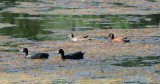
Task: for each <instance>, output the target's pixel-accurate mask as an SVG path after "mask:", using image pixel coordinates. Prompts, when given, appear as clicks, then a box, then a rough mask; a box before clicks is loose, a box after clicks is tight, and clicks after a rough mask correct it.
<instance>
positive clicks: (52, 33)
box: [0, 1, 160, 40]
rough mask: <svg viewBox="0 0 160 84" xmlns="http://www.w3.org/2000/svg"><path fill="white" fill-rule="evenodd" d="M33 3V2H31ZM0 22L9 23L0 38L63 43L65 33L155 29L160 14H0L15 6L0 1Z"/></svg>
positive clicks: (12, 3)
mask: <svg viewBox="0 0 160 84" xmlns="http://www.w3.org/2000/svg"><path fill="white" fill-rule="evenodd" d="M33 2H34V1H33ZM1 3H3V4H2V5H4V6H2V7H0V23H2V24H6V23H7V24H12V25H14V26H9V27H8V26H7V27H3V28H0V34H1V35H8V36H12V37H18V38H28V39H31V40H63V39H66V37H65V35H64V34H63V32H65V31H70V30H71V31H85V30H92V29H96V28H97V29H99V28H100V29H110V28H122V29H129V28H148V27H149V28H152V27H153V28H154V27H158V25H159V19H160V14H153V15H29V14H15V13H10V12H2V11H3V10H4V9H6V8H8V7H14V6H16V5H18V4H17V3H16V2H15V1H1Z"/></svg>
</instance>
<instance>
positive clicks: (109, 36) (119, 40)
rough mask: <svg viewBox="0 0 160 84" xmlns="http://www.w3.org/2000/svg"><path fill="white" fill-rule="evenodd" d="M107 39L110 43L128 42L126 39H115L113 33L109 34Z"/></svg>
mask: <svg viewBox="0 0 160 84" xmlns="http://www.w3.org/2000/svg"><path fill="white" fill-rule="evenodd" d="M108 38H109V39H110V40H111V42H130V40H129V39H128V37H117V38H115V37H114V34H113V33H110V34H109V35H108Z"/></svg>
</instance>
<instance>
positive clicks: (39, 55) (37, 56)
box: [22, 48, 49, 59]
mask: <svg viewBox="0 0 160 84" xmlns="http://www.w3.org/2000/svg"><path fill="white" fill-rule="evenodd" d="M22 52H24V53H25V54H26V56H25V57H26V58H30V59H47V58H48V57H49V54H48V53H36V54H32V55H29V54H28V49H27V48H24V49H23V50H22Z"/></svg>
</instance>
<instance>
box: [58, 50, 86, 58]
mask: <svg viewBox="0 0 160 84" xmlns="http://www.w3.org/2000/svg"><path fill="white" fill-rule="evenodd" d="M58 53H60V54H61V58H62V60H65V59H77V60H78V59H83V55H84V54H85V53H82V52H81V51H78V52H75V53H71V54H68V55H65V53H64V51H63V49H59V52H58Z"/></svg>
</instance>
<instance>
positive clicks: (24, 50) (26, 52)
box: [22, 48, 28, 56]
mask: <svg viewBox="0 0 160 84" xmlns="http://www.w3.org/2000/svg"><path fill="white" fill-rule="evenodd" d="M22 52H24V53H25V54H26V56H27V55H28V49H27V48H23V49H22Z"/></svg>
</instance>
